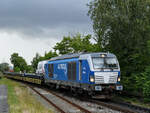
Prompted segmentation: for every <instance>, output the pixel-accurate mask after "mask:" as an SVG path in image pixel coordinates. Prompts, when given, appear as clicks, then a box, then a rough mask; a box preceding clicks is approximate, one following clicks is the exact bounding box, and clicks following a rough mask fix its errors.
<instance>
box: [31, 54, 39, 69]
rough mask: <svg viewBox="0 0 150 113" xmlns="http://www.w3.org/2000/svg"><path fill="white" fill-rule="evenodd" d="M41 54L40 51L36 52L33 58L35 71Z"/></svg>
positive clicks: (32, 62)
mask: <svg viewBox="0 0 150 113" xmlns="http://www.w3.org/2000/svg"><path fill="white" fill-rule="evenodd" d="M40 57H41V56H40V55H39V54H38V53H36V56H35V57H34V58H33V60H32V61H31V64H32V67H33V69H34V72H35V71H36V68H37V65H38V62H39V61H40Z"/></svg>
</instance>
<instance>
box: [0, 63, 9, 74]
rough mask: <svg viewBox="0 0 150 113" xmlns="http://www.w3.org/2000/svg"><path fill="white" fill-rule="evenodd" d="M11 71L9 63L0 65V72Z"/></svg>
mask: <svg viewBox="0 0 150 113" xmlns="http://www.w3.org/2000/svg"><path fill="white" fill-rule="evenodd" d="M8 70H9V64H8V63H1V64H0V71H1V72H4V71H8Z"/></svg>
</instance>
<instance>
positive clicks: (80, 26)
mask: <svg viewBox="0 0 150 113" xmlns="http://www.w3.org/2000/svg"><path fill="white" fill-rule="evenodd" d="M89 1H91V0H0V52H1V55H0V62H8V63H10V55H11V54H12V53H14V52H17V53H19V55H20V56H22V57H24V58H25V59H26V61H27V63H28V64H30V62H31V60H32V58H33V57H34V56H35V54H36V53H37V52H38V53H40V54H41V55H44V53H45V51H47V52H48V51H49V50H52V47H54V45H55V44H56V42H59V41H61V40H62V38H63V36H64V35H65V36H67V35H69V34H75V33H77V32H80V33H82V34H91V33H92V32H93V30H92V24H91V21H90V18H89V17H88V16H87V12H88V7H87V6H86V4H87V3H89Z"/></svg>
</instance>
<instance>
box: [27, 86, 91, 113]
mask: <svg viewBox="0 0 150 113" xmlns="http://www.w3.org/2000/svg"><path fill="white" fill-rule="evenodd" d="M28 87H30V88H31V89H32V90H33V91H34V92H36V93H37V94H38V95H40V96H41V97H42V98H43V99H44V100H45V101H47V102H48V103H49V104H51V105H52V106H53V107H55V108H56V109H57V110H58V112H61V113H66V112H70V109H71V108H70V107H67V106H68V104H69V105H71V106H72V107H73V108H75V109H73V110H72V111H74V112H79V113H91V111H89V110H87V109H85V108H83V107H81V106H79V105H77V104H75V103H73V102H71V101H69V100H68V99H66V98H63V97H62V96H60V95H57V94H56V93H54V92H52V91H48V90H45V91H46V92H48V93H49V94H51V95H53V96H55V97H57V98H59V99H61V100H63V101H64V103H67V104H65V108H68V110H66V109H65V110H64V109H63V108H61V107H60V106H59V105H57V104H56V101H54V100H53V101H52V100H51V99H50V98H48V97H46V96H45V95H44V94H42V93H40V91H38V90H37V89H36V88H35V87H33V86H30V85H28ZM42 90H43V89H42ZM61 102H62V101H61Z"/></svg>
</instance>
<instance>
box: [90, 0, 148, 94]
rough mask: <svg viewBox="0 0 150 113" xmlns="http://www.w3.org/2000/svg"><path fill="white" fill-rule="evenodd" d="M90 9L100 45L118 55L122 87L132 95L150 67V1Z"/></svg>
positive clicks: (101, 1) (101, 3)
mask: <svg viewBox="0 0 150 113" xmlns="http://www.w3.org/2000/svg"><path fill="white" fill-rule="evenodd" d="M88 6H89V12H88V15H89V16H90V17H91V20H92V21H93V29H94V32H95V35H96V41H97V44H99V45H101V47H102V49H103V51H110V52H113V53H115V54H116V55H117V57H118V59H119V62H120V65H121V70H122V77H123V80H122V81H123V84H124V86H125V88H126V89H127V90H132V91H133V90H134V89H135V87H136V85H137V82H136V77H137V76H140V73H142V72H144V71H145V68H146V67H147V66H148V65H149V64H150V60H149V59H150V54H149V48H148V46H150V45H149V44H148V41H149V40H150V0H94V1H92V2H90V3H89V4H88ZM147 84H148V83H147Z"/></svg>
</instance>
